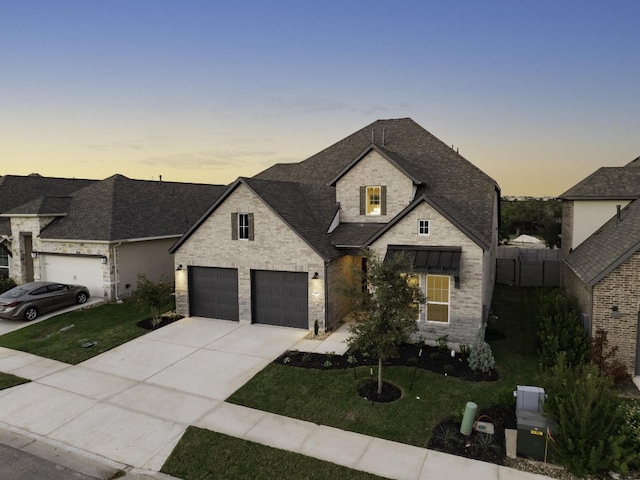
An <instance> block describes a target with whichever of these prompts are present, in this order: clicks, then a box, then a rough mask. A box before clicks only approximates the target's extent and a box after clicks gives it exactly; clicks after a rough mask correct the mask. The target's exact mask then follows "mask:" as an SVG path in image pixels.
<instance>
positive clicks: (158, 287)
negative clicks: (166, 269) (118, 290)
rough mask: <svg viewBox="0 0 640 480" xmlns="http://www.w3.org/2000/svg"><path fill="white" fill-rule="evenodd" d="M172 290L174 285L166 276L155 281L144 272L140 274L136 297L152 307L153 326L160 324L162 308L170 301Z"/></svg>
mask: <svg viewBox="0 0 640 480" xmlns="http://www.w3.org/2000/svg"><path fill="white" fill-rule="evenodd" d="M172 291H173V285H172V284H171V283H169V282H167V281H166V280H165V279H164V278H161V279H160V280H158V281H157V282H153V281H151V280H149V279H148V278H147V277H146V275H145V274H144V273H141V274H140V275H138V283H137V284H136V299H137V300H138V301H139V302H140V303H142V304H144V305H147V306H148V307H149V308H150V309H151V315H152V317H153V318H152V321H151V324H152V326H154V327H155V326H157V325H159V324H160V308H161V307H162V306H164V305H166V304H167V303H169V301H170V300H171V293H172Z"/></svg>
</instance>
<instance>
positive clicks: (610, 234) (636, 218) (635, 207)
mask: <svg viewBox="0 0 640 480" xmlns="http://www.w3.org/2000/svg"><path fill="white" fill-rule="evenodd" d="M639 249H640V200H635V201H633V202H631V203H630V204H629V205H627V206H626V207H625V208H623V209H622V210H621V211H620V219H619V220H618V218H617V215H616V216H614V217H613V218H611V219H610V220H609V221H608V222H607V223H605V224H604V225H603V226H602V227H601V228H600V229H599V230H598V231H596V232H595V233H594V234H593V235H591V236H590V237H589V238H587V239H586V240H585V241H584V242H582V243H581V244H580V245H579V246H578V247H577V248H576V249H575V250H573V251H572V252H571V253H570V254H569V255H568V256H567V258H566V260H565V262H566V264H567V265H568V266H569V268H571V270H573V271H574V272H575V274H576V275H577V276H578V277H579V278H580V279H581V280H582V281H583V282H585V283H586V284H587V285H589V286H593V285H595V284H596V283H598V282H599V281H600V280H601V279H602V278H604V277H605V276H606V275H607V274H608V273H609V272H611V271H612V270H613V269H614V268H616V267H617V266H618V265H620V264H621V263H622V262H623V261H624V260H626V259H627V258H628V257H629V256H630V255H632V254H633V253H635V252H637V251H638V250H639Z"/></svg>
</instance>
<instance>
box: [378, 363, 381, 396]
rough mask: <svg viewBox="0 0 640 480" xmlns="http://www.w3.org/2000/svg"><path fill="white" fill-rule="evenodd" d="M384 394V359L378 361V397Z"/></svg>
mask: <svg viewBox="0 0 640 480" xmlns="http://www.w3.org/2000/svg"><path fill="white" fill-rule="evenodd" d="M381 393H382V358H379V359H378V395H380V394H381Z"/></svg>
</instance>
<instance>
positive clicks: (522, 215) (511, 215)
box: [499, 199, 562, 248]
mask: <svg viewBox="0 0 640 480" xmlns="http://www.w3.org/2000/svg"><path fill="white" fill-rule="evenodd" d="M561 228H562V204H561V202H560V200H541V199H528V200H502V202H501V203H500V232H499V234H500V240H501V241H507V240H509V238H511V237H517V236H519V235H521V234H527V235H534V236H537V237H542V238H543V239H544V241H545V244H546V245H547V247H549V248H554V247H556V248H558V247H560V232H561Z"/></svg>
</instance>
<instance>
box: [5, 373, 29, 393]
mask: <svg viewBox="0 0 640 480" xmlns="http://www.w3.org/2000/svg"><path fill="white" fill-rule="evenodd" d="M29 381H30V380H27V379H26V378H21V377H16V376H15V375H11V374H10V373H2V372H0V390H4V389H5V388H11V387H15V386H16V385H22V384H23V383H29Z"/></svg>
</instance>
